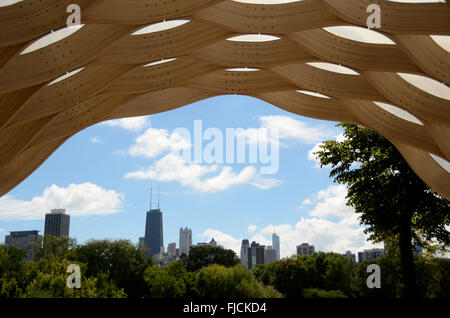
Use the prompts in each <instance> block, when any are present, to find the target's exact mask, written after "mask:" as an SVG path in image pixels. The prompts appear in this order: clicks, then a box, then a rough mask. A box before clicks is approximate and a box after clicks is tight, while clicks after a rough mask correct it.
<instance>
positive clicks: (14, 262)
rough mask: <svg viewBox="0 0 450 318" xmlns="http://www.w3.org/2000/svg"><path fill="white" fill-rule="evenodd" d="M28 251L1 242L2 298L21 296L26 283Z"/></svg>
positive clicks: (0, 274) (0, 281) (0, 271)
mask: <svg viewBox="0 0 450 318" xmlns="http://www.w3.org/2000/svg"><path fill="white" fill-rule="evenodd" d="M25 255H26V251H25V250H22V249H18V248H16V247H14V246H9V247H7V246H5V245H4V244H0V298H1V297H19V296H20V295H21V294H22V289H23V286H24V284H25V262H24V261H23V258H24V257H25Z"/></svg>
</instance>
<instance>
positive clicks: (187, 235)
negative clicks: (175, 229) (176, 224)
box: [179, 227, 192, 256]
mask: <svg viewBox="0 0 450 318" xmlns="http://www.w3.org/2000/svg"><path fill="white" fill-rule="evenodd" d="M179 244H180V247H179V248H180V256H181V255H182V254H183V253H184V254H186V255H188V254H189V249H190V248H191V246H192V230H191V229H188V228H187V227H186V228H184V229H183V228H182V227H181V228H180V242H179Z"/></svg>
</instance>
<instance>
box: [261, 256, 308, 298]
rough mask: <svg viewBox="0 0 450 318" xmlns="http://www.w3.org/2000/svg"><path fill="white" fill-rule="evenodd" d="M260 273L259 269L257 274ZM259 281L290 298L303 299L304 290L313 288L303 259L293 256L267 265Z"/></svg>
mask: <svg viewBox="0 0 450 318" xmlns="http://www.w3.org/2000/svg"><path fill="white" fill-rule="evenodd" d="M258 272H259V273H260V272H261V271H260V269H258V271H257V273H258ZM259 273H258V275H259V277H258V278H259V279H260V280H261V281H262V282H263V283H264V284H265V285H270V286H274V287H275V289H276V290H278V291H279V292H280V293H282V294H283V295H284V296H285V297H288V298H300V297H302V294H303V290H304V289H305V288H309V287H311V283H312V280H311V277H310V276H309V275H308V268H307V267H306V265H305V264H304V263H303V261H302V260H301V258H299V257H297V256H293V257H290V258H284V259H282V260H281V261H277V262H273V263H270V264H266V265H265V266H264V271H262V273H261V274H259Z"/></svg>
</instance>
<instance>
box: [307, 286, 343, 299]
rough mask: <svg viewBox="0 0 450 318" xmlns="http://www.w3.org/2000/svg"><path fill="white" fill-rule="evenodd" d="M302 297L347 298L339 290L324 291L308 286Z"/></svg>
mask: <svg viewBox="0 0 450 318" xmlns="http://www.w3.org/2000/svg"><path fill="white" fill-rule="evenodd" d="M303 297H304V298H347V296H346V295H345V294H344V293H343V292H342V291H340V290H330V291H326V290H323V289H318V288H308V289H305V291H304V292H303Z"/></svg>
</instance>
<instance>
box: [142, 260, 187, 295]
mask: <svg viewBox="0 0 450 318" xmlns="http://www.w3.org/2000/svg"><path fill="white" fill-rule="evenodd" d="M144 280H145V282H146V283H147V286H148V295H147V296H148V297H151V298H180V297H182V296H183V295H184V293H185V292H186V285H185V283H184V280H183V279H182V278H180V277H177V276H172V275H169V273H168V271H166V270H164V269H163V268H161V267H159V266H158V265H152V266H150V267H148V268H147V269H146V270H145V272H144Z"/></svg>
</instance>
